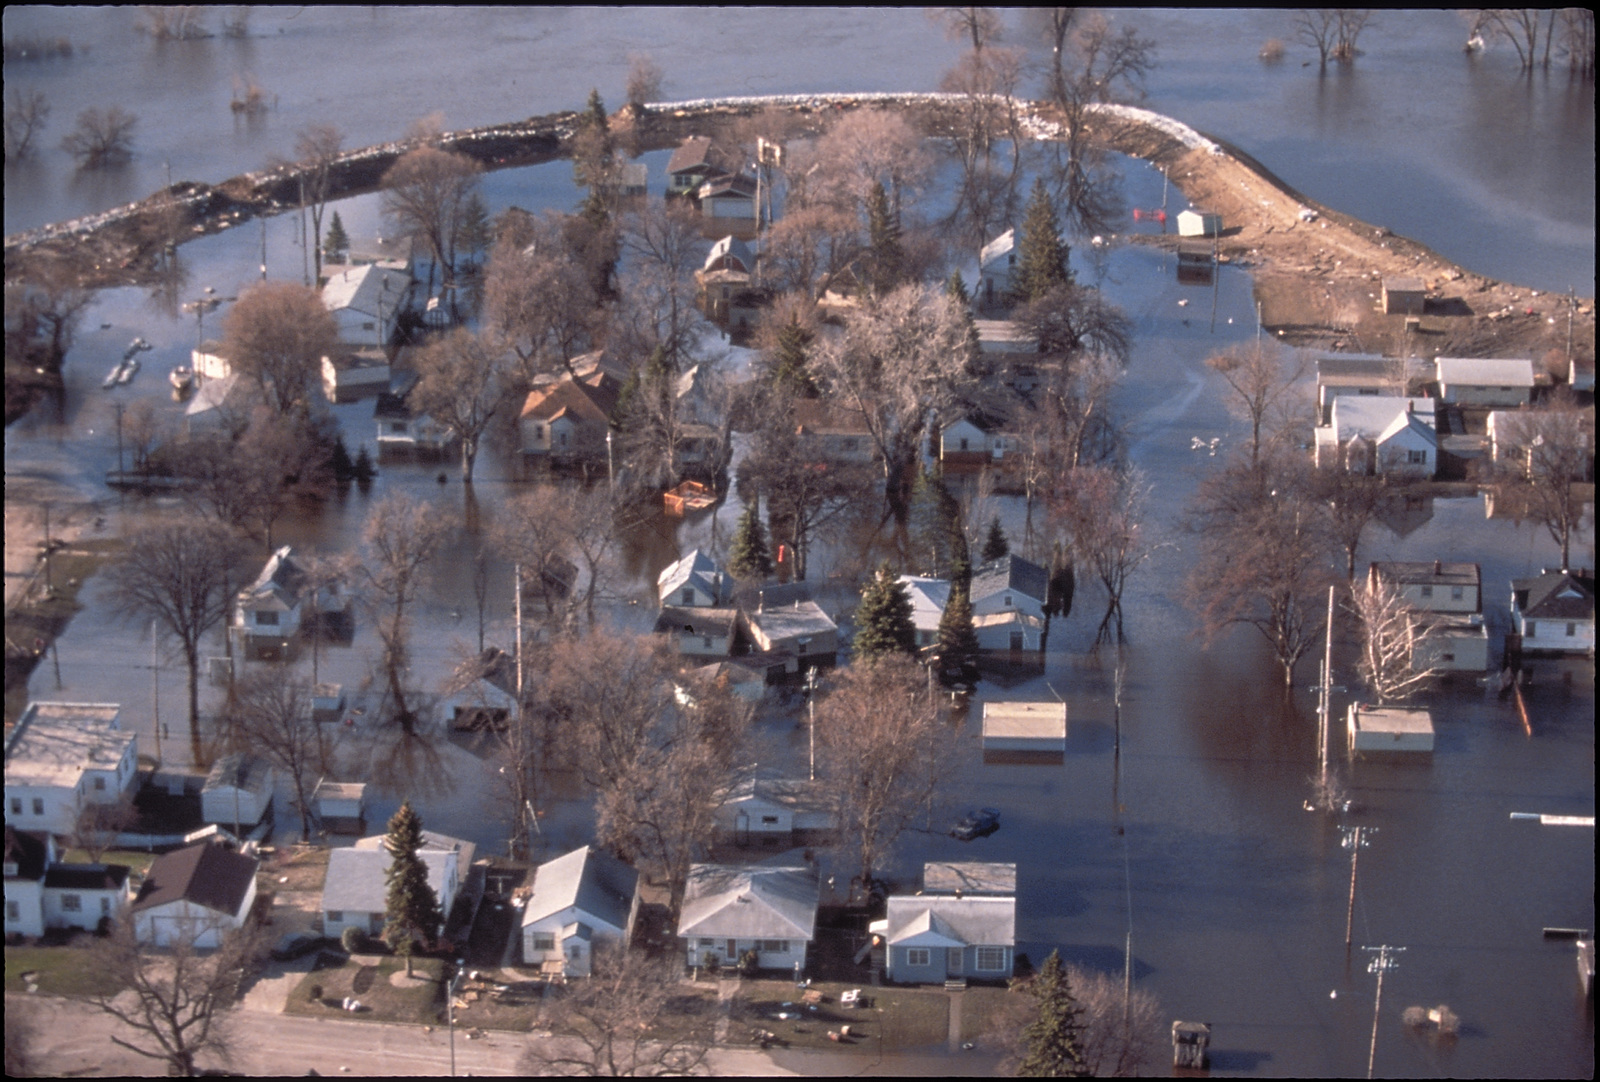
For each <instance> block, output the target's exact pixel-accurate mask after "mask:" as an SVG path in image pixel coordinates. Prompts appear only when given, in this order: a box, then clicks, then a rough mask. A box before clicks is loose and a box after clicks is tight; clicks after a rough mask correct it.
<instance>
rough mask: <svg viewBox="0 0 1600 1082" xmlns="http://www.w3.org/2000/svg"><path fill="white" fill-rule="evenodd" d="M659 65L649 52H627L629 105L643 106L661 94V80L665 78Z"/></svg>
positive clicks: (627, 94) (627, 93)
mask: <svg viewBox="0 0 1600 1082" xmlns="http://www.w3.org/2000/svg"><path fill="white" fill-rule="evenodd" d="M665 77H666V76H665V74H664V73H663V72H662V70H661V65H660V64H657V63H656V62H655V60H654V59H653V58H652V57H651V56H650V54H649V53H629V54H628V87H627V92H626V96H627V99H628V104H629V105H639V106H643V105H646V104H648V103H650V102H652V101H655V100H656V99H657V98H659V97H660V96H661V81H662V80H663V79H664V78H665Z"/></svg>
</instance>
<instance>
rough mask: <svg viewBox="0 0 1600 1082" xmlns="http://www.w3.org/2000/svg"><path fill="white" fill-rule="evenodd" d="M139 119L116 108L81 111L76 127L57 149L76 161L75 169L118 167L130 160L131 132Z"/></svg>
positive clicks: (113, 106)
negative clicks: (59, 148)
mask: <svg viewBox="0 0 1600 1082" xmlns="http://www.w3.org/2000/svg"><path fill="white" fill-rule="evenodd" d="M138 123H139V118H138V117H136V116H134V115H133V114H132V113H130V112H127V111H126V110H124V109H123V108H121V107H120V106H116V105H112V106H109V107H108V108H106V109H104V110H101V109H85V110H84V111H83V112H81V113H79V114H78V124H77V127H75V128H73V129H72V130H71V131H70V132H68V133H67V134H66V136H65V137H63V138H62V140H61V149H62V150H65V151H66V152H67V153H68V154H71V155H72V156H73V157H74V158H76V159H77V161H78V168H79V169H100V168H103V167H105V166H109V165H122V164H123V163H125V162H127V161H129V160H130V159H131V158H132V157H133V129H134V128H135V127H136V126H138Z"/></svg>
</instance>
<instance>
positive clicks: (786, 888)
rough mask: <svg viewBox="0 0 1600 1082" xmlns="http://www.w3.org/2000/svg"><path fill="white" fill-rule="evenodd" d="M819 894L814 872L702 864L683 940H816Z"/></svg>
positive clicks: (693, 875)
mask: <svg viewBox="0 0 1600 1082" xmlns="http://www.w3.org/2000/svg"><path fill="white" fill-rule="evenodd" d="M818 890H819V886H818V882H817V875H816V873H815V872H814V871H812V870H811V869H810V868H768V867H759V866H744V867H733V866H729V865H724V864H696V865H694V866H692V867H691V868H690V869H689V882H688V886H687V888H686V889H685V891H684V896H683V910H682V915H681V916H680V917H679V918H678V934H679V935H680V936H685V937H687V936H708V937H713V938H720V937H726V938H729V939H804V940H810V939H811V937H812V935H813V934H814V932H815V929H816V924H817V896H818Z"/></svg>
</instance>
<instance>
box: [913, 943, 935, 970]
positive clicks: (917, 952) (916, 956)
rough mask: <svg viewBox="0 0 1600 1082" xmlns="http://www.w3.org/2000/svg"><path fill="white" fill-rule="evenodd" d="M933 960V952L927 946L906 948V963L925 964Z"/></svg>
mask: <svg viewBox="0 0 1600 1082" xmlns="http://www.w3.org/2000/svg"><path fill="white" fill-rule="evenodd" d="M932 961H933V957H932V952H931V951H930V950H928V948H927V947H908V948H906V965H908V966H925V965H928V964H930V963H931V962H932Z"/></svg>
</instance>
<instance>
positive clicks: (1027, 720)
mask: <svg viewBox="0 0 1600 1082" xmlns="http://www.w3.org/2000/svg"><path fill="white" fill-rule="evenodd" d="M983 735H984V737H986V738H987V737H1008V736H1010V737H1057V738H1061V739H1065V738H1066V735H1067V704H1066V703H1047V702H1039V703H984V704H983Z"/></svg>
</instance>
